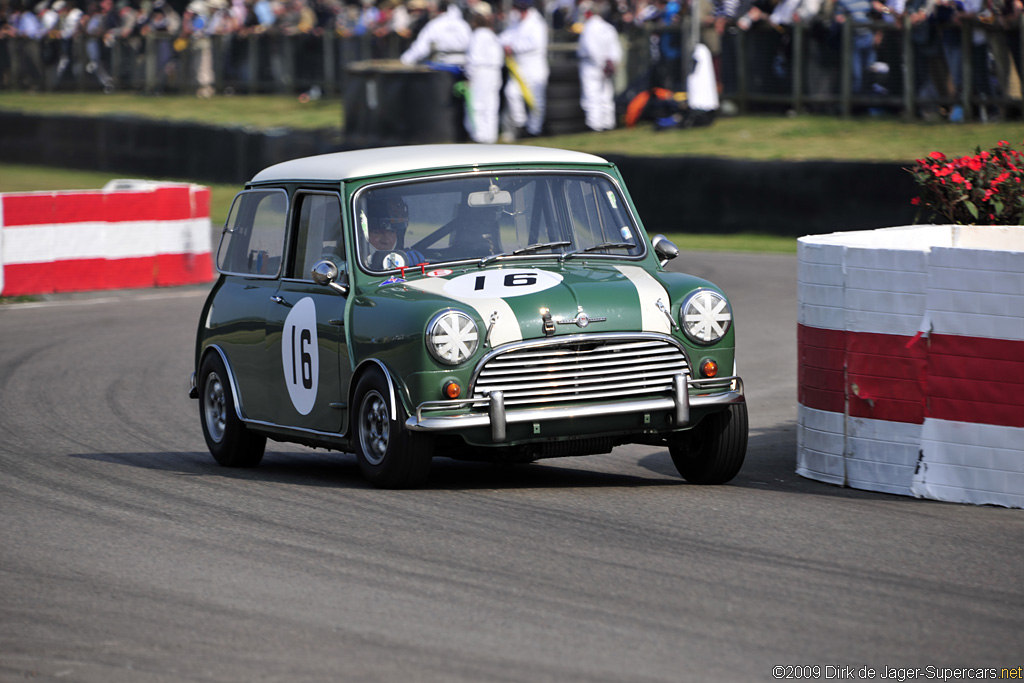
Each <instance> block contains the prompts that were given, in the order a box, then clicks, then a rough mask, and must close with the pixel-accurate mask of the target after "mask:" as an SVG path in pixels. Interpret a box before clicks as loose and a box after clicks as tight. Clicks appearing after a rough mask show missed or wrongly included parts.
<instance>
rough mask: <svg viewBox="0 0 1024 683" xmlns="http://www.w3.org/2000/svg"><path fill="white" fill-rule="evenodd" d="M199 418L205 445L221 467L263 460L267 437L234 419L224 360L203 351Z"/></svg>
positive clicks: (245, 464) (242, 465)
mask: <svg viewBox="0 0 1024 683" xmlns="http://www.w3.org/2000/svg"><path fill="white" fill-rule="evenodd" d="M199 421H200V422H201V423H202V425H203V437H205V438H206V447H207V448H209V449H210V454H211V455H212V456H213V459H214V460H216V461H217V463H218V464H220V465H223V466H224V467H255V466H256V465H259V464H260V460H262V459H263V451H264V450H265V449H266V447H267V437H265V436H262V435H260V434H254V433H253V432H250V431H249V430H248V429H247V428H246V426H245V424H244V423H243V422H242V421H241V420H239V419H238V413H237V412H236V411H235V398H234V395H233V394H232V393H231V383H230V380H229V379H228V373H227V370H226V369H225V368H224V362H223V361H222V360H221V359H220V356H218V355H217V354H216V353H210V354H207V356H206V359H205V360H203V364H202V366H201V367H200V368H199Z"/></svg>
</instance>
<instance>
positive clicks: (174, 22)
mask: <svg viewBox="0 0 1024 683" xmlns="http://www.w3.org/2000/svg"><path fill="white" fill-rule="evenodd" d="M141 32H142V35H143V36H144V37H146V38H150V37H152V38H154V39H156V77H157V82H156V85H155V87H156V91H157V92H161V91H163V89H164V87H165V86H166V85H167V80H168V79H169V78H170V77H171V74H172V73H174V70H175V68H176V61H175V60H176V57H177V55H176V53H175V52H174V45H173V41H172V40H169V39H168V38H169V37H170V36H176V35H178V34H179V33H181V15H179V14H178V13H177V12H176V11H175V10H174V8H173V7H171V6H170V5H169V4H167V2H166V0H155V2H154V3H153V5H152V7H151V8H150V12H149V17H148V18H147V21H146V24H145V25H144V26H143V27H142V29H141Z"/></svg>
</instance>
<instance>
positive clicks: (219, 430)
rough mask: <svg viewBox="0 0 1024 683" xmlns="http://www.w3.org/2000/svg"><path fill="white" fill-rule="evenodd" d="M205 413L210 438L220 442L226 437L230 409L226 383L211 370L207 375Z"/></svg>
mask: <svg viewBox="0 0 1024 683" xmlns="http://www.w3.org/2000/svg"><path fill="white" fill-rule="evenodd" d="M203 415H204V417H205V418H206V431H208V432H209V433H210V438H211V439H213V440H214V441H216V442H217V443H220V442H221V441H222V440H223V439H224V430H225V429H227V421H228V420H227V417H228V411H227V396H226V394H225V393H224V384H223V383H222V382H221V381H220V376H219V375H218V374H217V373H216V372H211V373H210V374H209V375H207V377H206V391H205V392H204V393H203Z"/></svg>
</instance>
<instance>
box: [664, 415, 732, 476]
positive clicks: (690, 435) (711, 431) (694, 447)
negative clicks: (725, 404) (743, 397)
mask: <svg viewBox="0 0 1024 683" xmlns="http://www.w3.org/2000/svg"><path fill="white" fill-rule="evenodd" d="M668 451H669V453H670V454H671V455H672V462H673V463H674V464H675V466H676V469H677V470H678V471H679V474H680V475H682V477H683V479H685V480H686V481H688V482H690V483H691V484H724V483H726V482H728V481H731V480H732V478H733V477H735V476H736V474H737V473H738V472H739V471H740V467H742V466H743V459H744V458H745V457H746V455H747V404H746V403H734V404H733V405H731V406H729V409H728V410H723V411H722V412H720V413H716V414H714V415H708V416H707V417H705V418H704V419H703V420H701V422H700V424H698V425H697V426H696V427H694V428H693V429H691V430H690V431H688V432H685V433H683V434H680V435H679V436H678V437H676V439H675V440H674V441H672V442H670V443H669V449H668Z"/></svg>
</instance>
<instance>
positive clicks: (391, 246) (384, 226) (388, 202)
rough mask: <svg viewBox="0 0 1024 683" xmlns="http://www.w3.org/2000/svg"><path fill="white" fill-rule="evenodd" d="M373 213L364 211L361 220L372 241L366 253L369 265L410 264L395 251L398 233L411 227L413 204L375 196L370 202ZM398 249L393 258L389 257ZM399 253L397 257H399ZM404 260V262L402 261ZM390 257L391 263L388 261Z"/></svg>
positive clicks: (395, 198)
mask: <svg viewBox="0 0 1024 683" xmlns="http://www.w3.org/2000/svg"><path fill="white" fill-rule="evenodd" d="M367 212H368V213H369V216H367V215H366V214H363V216H361V219H362V220H361V222H362V223H363V230H364V233H365V235H366V241H367V242H368V243H369V249H368V250H367V255H366V265H368V266H370V267H371V268H374V269H381V268H394V267H396V266H400V265H408V263H406V262H405V259H404V257H402V256H401V254H398V253H397V252H395V247H396V246H397V245H398V232H399V231H400V230H401V231H402V232H403V233H404V232H405V229H406V228H407V227H408V226H409V207H408V206H407V205H406V203H405V202H404V201H402V199H401V198H400V197H394V198H390V199H377V198H375V197H371V198H370V200H369V202H367ZM392 252H395V256H392V258H391V259H387V257H388V256H389V255H390V254H391V253H392ZM396 256H397V258H396ZM398 259H402V263H398ZM386 260H388V261H390V262H388V263H386V262H385V261H386Z"/></svg>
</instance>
